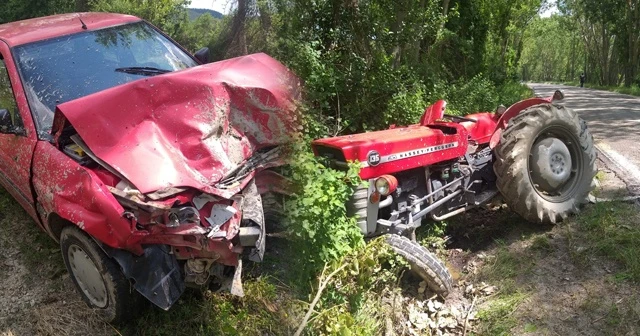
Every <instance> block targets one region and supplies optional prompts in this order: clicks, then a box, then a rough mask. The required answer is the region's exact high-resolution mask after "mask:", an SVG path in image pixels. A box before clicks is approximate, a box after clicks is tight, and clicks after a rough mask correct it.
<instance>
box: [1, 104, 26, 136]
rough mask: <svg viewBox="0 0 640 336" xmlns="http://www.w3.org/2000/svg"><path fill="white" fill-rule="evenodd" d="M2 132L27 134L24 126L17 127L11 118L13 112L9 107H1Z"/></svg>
mask: <svg viewBox="0 0 640 336" xmlns="http://www.w3.org/2000/svg"><path fill="white" fill-rule="evenodd" d="M0 133H1V134H17V135H26V132H25V130H24V128H22V127H16V126H15V125H14V124H13V120H12V119H11V113H9V110H7V109H0Z"/></svg>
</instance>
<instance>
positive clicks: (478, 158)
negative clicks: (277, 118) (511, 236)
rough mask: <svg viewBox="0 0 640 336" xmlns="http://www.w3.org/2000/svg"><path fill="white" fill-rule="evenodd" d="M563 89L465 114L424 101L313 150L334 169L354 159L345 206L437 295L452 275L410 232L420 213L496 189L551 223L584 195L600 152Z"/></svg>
mask: <svg viewBox="0 0 640 336" xmlns="http://www.w3.org/2000/svg"><path fill="white" fill-rule="evenodd" d="M562 98H563V94H562V92H560V91H556V92H555V94H554V95H553V96H552V97H548V98H531V99H526V100H523V101H520V102H518V103H516V104H514V105H512V106H511V107H509V108H505V107H504V106H500V107H498V109H497V110H496V112H495V113H475V114H471V115H467V116H465V117H460V116H454V115H449V114H446V113H445V108H446V102H445V101H442V100H440V101H437V102H436V103H435V104H433V105H431V106H429V107H428V108H427V109H426V110H425V112H424V115H423V116H422V118H421V119H420V122H419V123H418V124H416V125H410V126H406V127H391V128H390V129H387V130H383V131H376V132H368V133H362V134H354V135H346V136H339V137H334V138H326V139H320V140H316V141H314V142H313V149H314V151H315V153H316V155H318V156H321V157H324V158H326V159H328V162H330V163H331V165H332V166H334V167H336V168H340V167H346V165H347V162H350V161H357V162H360V165H361V170H360V177H361V178H362V179H363V180H365V181H368V182H369V183H368V186H361V187H359V188H357V189H356V190H355V192H354V194H353V196H352V198H351V201H350V202H349V204H348V205H347V209H348V211H349V213H350V214H351V215H353V216H355V217H356V219H357V221H358V225H359V227H360V229H361V230H362V233H363V234H364V235H365V236H366V237H375V236H379V235H383V234H388V236H387V238H386V239H387V242H388V243H389V244H390V245H391V247H392V248H393V249H394V250H395V251H396V252H398V253H399V254H400V255H402V256H403V257H405V258H406V259H407V260H408V261H409V263H410V264H411V266H412V269H413V270H414V271H415V272H416V273H417V274H418V275H420V276H421V277H422V278H423V279H424V280H425V281H426V282H427V284H428V285H429V287H430V288H431V289H432V290H433V291H434V292H435V293H437V294H439V295H441V296H442V297H445V296H447V295H448V294H449V292H450V291H451V288H452V286H453V281H452V278H451V275H450V273H449V271H448V270H447V268H446V267H445V266H444V264H443V263H442V262H441V261H439V260H438V259H437V258H436V257H435V255H433V254H432V253H430V252H429V251H428V250H427V249H426V248H424V247H423V246H421V245H419V244H418V243H417V242H416V241H415V230H416V228H417V227H419V226H420V225H421V222H422V219H424V218H425V217H426V216H429V217H431V218H432V219H433V220H435V221H441V220H444V219H446V218H449V217H451V216H454V215H457V214H460V213H462V212H464V211H466V210H469V209H471V208H473V207H477V206H480V205H483V204H486V203H487V202H489V201H490V200H491V199H492V198H493V197H495V196H497V195H498V194H501V195H502V196H503V198H504V201H505V202H506V203H507V205H508V206H509V207H510V208H511V209H513V211H515V212H516V213H518V214H519V215H521V216H522V217H524V218H525V219H526V220H528V221H531V222H539V223H556V222H558V221H561V220H563V219H564V218H566V217H567V216H569V215H572V214H575V213H577V212H578V211H579V207H580V206H581V205H583V204H584V203H586V202H587V200H588V195H589V192H590V191H591V190H592V188H593V184H592V181H593V178H594V176H595V175H596V166H595V160H596V153H595V150H594V146H593V138H592V136H591V134H590V133H589V130H588V129H587V125H586V123H585V122H584V121H583V120H582V119H580V118H579V117H578V116H577V115H576V113H575V112H573V111H572V110H570V109H568V108H565V107H563V106H561V105H558V104H557V103H556V102H557V101H559V100H562Z"/></svg>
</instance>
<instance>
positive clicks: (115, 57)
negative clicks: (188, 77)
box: [14, 22, 197, 134]
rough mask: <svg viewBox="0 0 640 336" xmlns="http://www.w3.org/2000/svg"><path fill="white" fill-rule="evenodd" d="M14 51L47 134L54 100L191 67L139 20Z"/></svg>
mask: <svg viewBox="0 0 640 336" xmlns="http://www.w3.org/2000/svg"><path fill="white" fill-rule="evenodd" d="M14 54H15V57H16V61H17V63H18V67H19V70H20V75H21V77H22V81H23V84H24V89H25V92H26V95H27V99H28V101H29V105H30V107H31V110H32V112H33V117H34V118H35V119H36V120H35V121H36V127H37V128H38V133H39V134H44V133H48V132H50V129H51V124H52V123H53V112H54V111H55V108H56V106H57V105H58V104H62V103H64V102H68V101H70V100H74V99H77V98H80V97H84V96H86V95H89V94H92V93H95V92H98V91H102V90H105V89H108V88H111V87H114V86H117V85H120V84H124V83H127V82H130V81H133V80H137V79H140V78H142V77H145V76H154V75H159V74H162V73H165V72H171V71H176V70H182V69H185V68H189V67H193V66H196V65H197V63H196V62H195V61H194V60H193V58H191V56H190V55H188V54H187V53H185V52H184V51H183V50H182V49H180V48H179V47H178V46H176V45H175V44H174V43H173V42H171V41H170V40H169V39H167V38H166V37H164V36H163V35H162V34H160V33H159V32H158V31H156V30H155V29H154V28H153V27H151V26H150V25H149V24H147V23H145V22H136V23H132V24H126V25H122V26H117V27H111V28H106V29H101V30H94V31H87V32H82V33H77V34H73V35H68V36H63V37H59V38H55V39H50V40H46V41H40V42H35V43H30V44H27V45H22V46H18V47H16V48H14Z"/></svg>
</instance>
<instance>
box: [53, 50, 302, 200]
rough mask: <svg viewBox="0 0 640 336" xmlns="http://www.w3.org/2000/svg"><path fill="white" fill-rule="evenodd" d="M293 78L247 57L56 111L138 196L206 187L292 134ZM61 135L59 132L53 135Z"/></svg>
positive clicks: (277, 66) (296, 86)
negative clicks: (173, 188)
mask: <svg viewBox="0 0 640 336" xmlns="http://www.w3.org/2000/svg"><path fill="white" fill-rule="evenodd" d="M299 94H300V83H299V80H298V79H297V77H296V76H295V75H293V73H291V72H290V71H289V70H288V69H287V68H286V67H285V66H284V65H282V64H281V63H279V62H278V61H276V60H275V59H273V58H271V57H269V56H267V55H266V54H254V55H248V56H243V57H238V58H234V59H230V60H225V61H221V62H216V63H211V64H207V65H202V66H198V67H194V68H190V69H186V70H183V71H178V72H173V73H168V74H164V75H160V76H155V77H149V78H145V79H141V80H137V81H133V82H130V83H127V84H124V85H120V86H117V87H114V88H110V89H107V90H105V91H101V92H98V93H95V94H92V95H89V96H86V97H82V98H79V99H76V100H73V101H70V102H67V103H64V104H61V105H58V107H57V109H56V121H54V132H56V125H59V124H60V121H59V120H58V119H60V118H61V117H60V116H59V114H62V115H64V117H65V118H66V119H67V120H68V121H69V123H70V124H71V125H72V126H73V127H74V129H75V130H76V131H77V132H78V134H79V135H80V137H81V138H82V140H83V141H84V142H85V143H86V145H87V146H88V147H89V149H90V150H91V151H92V152H93V154H94V155H95V156H97V157H98V158H99V159H101V160H102V161H104V162H106V163H107V164H109V165H110V166H111V168H113V169H115V170H116V171H117V172H119V173H120V174H121V175H122V176H124V177H125V178H126V179H128V180H129V181H130V182H131V183H132V184H133V185H134V186H135V187H136V188H137V189H138V190H140V192H142V193H150V192H155V191H158V190H167V189H170V188H172V187H192V188H196V189H199V190H202V191H204V192H207V193H211V194H216V195H219V196H223V197H230V196H232V195H233V194H234V193H236V192H238V190H226V191H225V190H219V189H217V188H215V187H214V186H213V185H214V184H215V183H216V182H218V181H220V179H222V178H223V177H225V175H227V174H228V173H230V172H232V171H233V169H234V168H236V167H237V166H238V165H239V164H241V163H242V162H244V161H245V160H246V159H248V158H249V157H251V156H252V155H253V154H254V152H255V151H257V150H259V149H261V148H265V147H269V146H273V145H280V144H284V143H288V142H290V141H291V140H292V138H293V136H294V135H295V134H296V132H298V131H299V127H298V125H299V124H298V117H297V115H296V104H297V100H298V98H299ZM57 131H58V132H59V131H60V130H59V129H58V130H57Z"/></svg>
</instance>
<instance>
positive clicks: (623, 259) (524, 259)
mask: <svg viewBox="0 0 640 336" xmlns="http://www.w3.org/2000/svg"><path fill="white" fill-rule="evenodd" d="M529 225H531V224H529ZM560 225H562V226H561V227H557V228H556V229H554V230H552V231H553V233H549V235H547V234H545V233H541V234H536V233H534V234H531V235H522V234H520V239H515V240H514V239H511V240H508V241H506V240H503V239H502V238H501V239H498V240H496V241H495V242H494V247H493V248H492V252H491V255H490V256H488V257H487V259H486V261H485V262H484V265H482V266H481V268H480V271H479V273H478V274H477V275H476V276H475V278H474V279H473V282H474V283H476V284H478V283H485V282H486V284H489V285H492V286H496V288H497V289H496V292H495V293H493V294H491V295H489V296H488V297H485V298H480V297H479V301H480V302H479V312H478V315H477V317H478V319H479V321H480V323H479V325H478V327H477V328H476V330H475V332H476V333H477V334H479V335H512V334H514V332H516V331H518V332H536V331H540V332H544V331H549V330H548V329H547V328H544V327H543V328H542V330H539V328H540V326H539V325H536V324H533V323H532V321H531V319H530V317H528V316H526V314H527V313H518V308H519V307H520V306H521V305H525V306H526V305H530V304H531V303H530V302H529V301H530V299H529V298H530V297H532V298H533V297H534V296H535V295H536V292H535V291H534V288H535V287H536V286H539V285H540V283H539V281H540V279H544V278H540V277H538V279H537V280H533V279H531V276H532V275H533V274H534V273H535V274H538V275H539V274H546V273H544V271H543V269H541V268H540V267H539V266H541V265H543V264H544V263H545V262H547V260H548V258H551V259H555V258H561V256H562V254H564V253H567V254H568V256H567V258H568V260H569V262H573V263H574V265H575V266H577V267H578V269H580V270H582V271H579V272H578V271H577V272H578V273H575V274H574V276H578V275H577V274H584V275H583V279H593V278H591V277H589V276H590V275H589V274H590V272H591V271H590V270H591V268H592V267H594V262H595V263H596V264H601V263H598V262H597V261H596V259H597V258H604V259H603V260H609V261H613V262H614V263H615V264H616V265H617V267H615V268H613V270H611V271H610V270H608V269H607V272H612V273H613V274H607V273H605V272H602V273H604V274H602V275H598V276H597V279H598V280H597V281H598V282H597V283H601V285H598V286H604V288H608V289H609V290H614V291H616V292H612V293H603V292H602V291H603V290H604V288H603V287H595V288H594V289H589V290H588V292H589V293H588V296H587V297H586V298H585V299H584V301H582V302H581V303H580V304H579V305H578V306H577V307H576V312H575V313H576V314H579V313H582V314H587V315H585V316H589V317H588V318H590V319H591V321H592V323H593V324H594V328H595V329H600V330H603V331H604V333H603V334H604V335H615V334H619V333H621V332H625V331H626V330H628V329H629V326H632V325H635V324H636V323H637V322H638V321H639V320H640V312H638V311H637V304H636V303H635V302H636V298H635V295H634V294H632V296H633V297H628V295H627V294H624V292H617V288H621V287H619V285H622V286H623V287H625V286H626V287H625V288H627V287H628V286H629V285H633V284H637V283H640V244H639V242H640V215H639V213H638V205H637V204H631V203H625V202H602V203H597V204H592V205H589V206H587V207H586V208H585V209H584V211H583V213H581V214H580V215H579V216H576V217H574V218H572V219H570V220H569V222H568V223H564V224H560ZM511 230H516V231H518V230H519V229H518V228H517V227H516V228H515V229H514V228H512V229H511ZM506 236H509V234H503V235H502V236H501V237H506ZM550 236H554V237H555V238H554V241H553V242H552V241H551V240H550V238H549V237H550ZM562 244H566V247H565V248H562V250H558V249H559V248H560V246H562ZM594 258H596V259H594ZM548 265H549V264H547V267H548ZM558 271H561V270H558ZM540 272H542V273H540ZM580 272H582V273H580ZM546 276H552V275H551V274H548V275H546ZM584 277H587V278H584ZM590 281H593V280H590ZM618 284H619V285H618ZM584 285H585V286H587V287H589V286H591V285H589V284H588V283H584ZM587 287H585V288H587ZM603 295H605V297H603ZM536 300H540V299H539V298H537V299H536ZM536 300H534V301H532V302H537V301H536ZM543 325H544V324H543ZM595 329H594V330H595ZM518 332H516V333H518Z"/></svg>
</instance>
